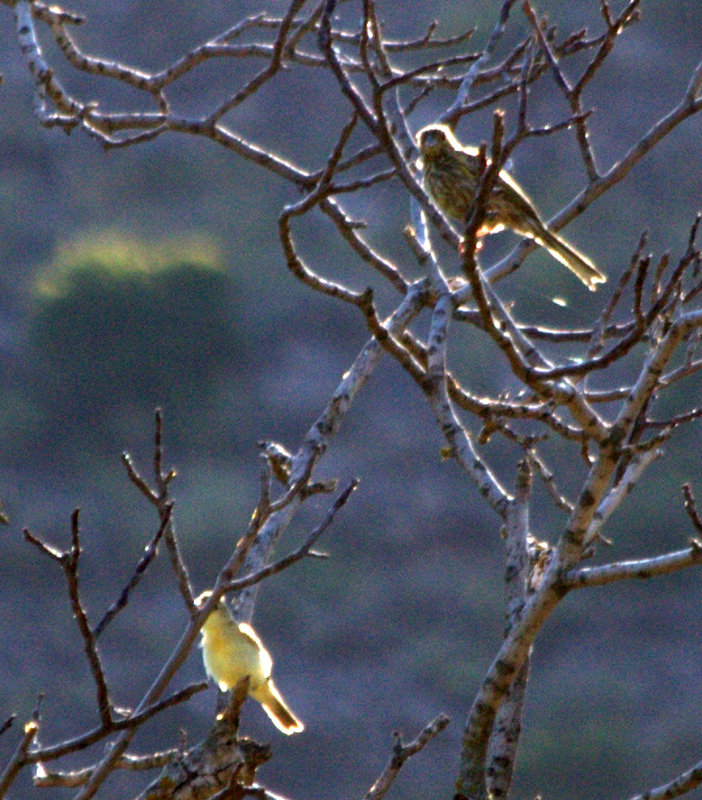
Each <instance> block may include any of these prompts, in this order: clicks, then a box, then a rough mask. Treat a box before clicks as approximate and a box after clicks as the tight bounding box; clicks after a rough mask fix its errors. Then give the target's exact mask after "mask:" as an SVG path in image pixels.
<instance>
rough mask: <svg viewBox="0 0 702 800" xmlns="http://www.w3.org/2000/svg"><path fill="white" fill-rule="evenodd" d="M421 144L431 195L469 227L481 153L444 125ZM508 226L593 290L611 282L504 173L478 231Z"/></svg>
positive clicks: (431, 129) (427, 131)
mask: <svg viewBox="0 0 702 800" xmlns="http://www.w3.org/2000/svg"><path fill="white" fill-rule="evenodd" d="M417 141H418V145H419V151H420V153H421V154H422V165H423V170H424V186H425V187H426V190H427V192H428V193H429V194H430V195H431V197H432V198H433V200H434V202H435V203H436V204H437V205H438V206H439V208H441V210H442V211H443V212H444V213H445V214H447V215H448V216H449V217H452V218H453V219H455V220H456V221H457V222H461V223H465V222H466V215H467V214H468V209H469V207H470V204H471V201H472V200H473V196H474V194H475V192H476V189H477V186H478V181H479V180H480V175H481V167H482V165H481V159H480V157H479V155H478V149H477V148H475V147H463V146H462V145H461V143H460V142H459V141H458V139H456V137H455V136H454V135H453V133H452V132H451V130H450V129H449V128H447V127H446V126H445V125H429V126H427V127H426V128H423V129H422V130H421V131H419V133H418V134H417ZM488 163H489V162H488ZM504 228H509V229H510V230H512V231H514V232H515V233H518V234H520V235H521V236H526V237H528V238H529V239H533V240H534V241H535V242H536V243H537V244H539V245H541V247H545V248H546V249H547V250H548V251H549V253H551V255H552V256H553V257H554V258H556V259H558V261H560V262H561V264H564V265H565V266H566V267H568V269H569V270H571V271H572V272H574V273H575V275H577V277H578V278H580V280H581V281H582V282H583V283H584V284H585V285H586V286H587V288H588V289H591V290H595V289H596V288H597V284H598V283H604V282H605V281H606V280H607V276H606V275H604V274H603V273H602V272H600V271H599V270H598V269H597V267H595V265H594V264H593V263H592V261H590V259H589V258H587V257H586V256H584V255H583V254H582V253H579V252H578V251H577V250H576V249H575V248H574V247H573V246H572V245H570V244H568V242H566V241H565V240H564V239H562V238H561V237H560V236H558V235H557V234H556V233H554V232H553V231H552V230H550V229H549V228H548V227H547V226H546V225H545V223H544V222H543V221H542V219H541V217H540V216H539V213H538V211H537V210H536V209H535V208H534V206H533V204H532V202H531V200H530V199H529V198H528V197H527V196H526V194H525V193H524V190H523V189H522V188H521V186H519V184H518V183H517V182H516V181H515V180H514V178H512V176H511V175H509V173H508V172H506V171H505V170H501V171H500V174H499V176H498V178H497V181H496V183H495V186H494V187H493V189H492V192H491V194H490V197H489V198H488V201H487V209H486V214H485V219H484V221H483V224H482V226H481V228H480V231H479V233H494V232H497V231H501V230H503V229H504Z"/></svg>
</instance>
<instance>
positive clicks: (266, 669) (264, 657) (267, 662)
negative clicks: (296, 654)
mask: <svg viewBox="0 0 702 800" xmlns="http://www.w3.org/2000/svg"><path fill="white" fill-rule="evenodd" d="M239 631H240V632H241V634H242V636H244V637H245V638H246V639H248V641H249V642H251V644H252V645H253V646H254V647H255V648H256V649H257V650H258V651H259V653H260V656H261V667H262V668H263V674H264V675H265V676H266V678H268V677H270V674H271V671H272V670H273V659H272V658H271V657H270V654H269V653H268V650H266V648H265V647H264V646H263V642H262V641H261V640H260V639H259V638H258V636H257V635H256V631H255V630H254V629H253V628H252V627H251V626H250V625H248V624H247V623H246V622H240V623H239Z"/></svg>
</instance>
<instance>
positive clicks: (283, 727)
mask: <svg viewBox="0 0 702 800" xmlns="http://www.w3.org/2000/svg"><path fill="white" fill-rule="evenodd" d="M251 695H252V696H253V697H254V698H255V699H256V700H258V702H259V703H260V704H261V705H262V706H263V710H264V711H265V712H266V714H268V716H269V717H270V718H271V721H272V722H273V724H274V725H275V727H276V728H278V730H279V731H282V732H283V733H285V734H288V735H290V734H291V733H299V732H300V731H303V730H304V729H305V726H304V725H303V724H302V722H301V721H300V720H299V719H298V718H297V717H296V716H295V715H294V714H293V713H292V711H291V710H290V709H289V708H288V707H287V706H286V705H285V701H284V700H283V698H282V697H281V696H280V692H279V691H278V690H277V689H276V687H275V684H274V683H273V681H272V680H271V679H270V678H269V679H268V680H267V681H265V682H264V683H262V684H261V685H260V686H257V687H256V689H255V690H254V691H252V692H251Z"/></svg>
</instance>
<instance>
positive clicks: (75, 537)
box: [24, 509, 112, 726]
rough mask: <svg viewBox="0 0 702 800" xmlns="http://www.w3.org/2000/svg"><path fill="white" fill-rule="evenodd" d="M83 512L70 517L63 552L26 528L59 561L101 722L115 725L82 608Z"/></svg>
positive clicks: (28, 535)
mask: <svg viewBox="0 0 702 800" xmlns="http://www.w3.org/2000/svg"><path fill="white" fill-rule="evenodd" d="M79 516H80V509H76V510H75V511H74V512H73V514H72V515H71V549H70V550H68V551H66V552H61V551H59V550H55V549H54V548H52V547H49V545H47V544H46V543H44V542H43V541H41V540H40V539H38V538H37V537H36V536H34V534H33V533H31V531H29V530H28V529H27V528H25V529H24V537H25V539H26V540H27V541H28V542H30V543H31V544H33V545H34V546H35V547H36V548H37V549H38V550H40V551H41V552H43V553H44V554H45V555H48V556H49V557H50V558H52V559H53V560H54V561H56V562H57V563H58V564H59V566H60V567H61V569H62V570H63V573H64V576H65V578H66V584H67V587H68V596H69V598H70V601H71V608H72V610H73V616H74V618H75V620H76V623H77V625H78V629H79V631H80V634H81V636H82V638H83V649H84V650H85V654H86V656H87V658H88V663H89V665H90V671H91V674H92V676H93V681H94V682H95V689H96V693H97V705H98V712H99V714H100V719H101V721H102V724H103V725H104V726H108V725H110V724H112V711H111V702H110V694H109V691H108V688H107V681H106V679H105V673H104V671H103V669H102V664H101V663H100V656H99V654H98V649H97V641H96V640H95V636H94V635H93V632H92V630H91V628H90V624H89V623H88V616H87V614H86V612H85V609H84V608H83V603H82V601H81V598H80V588H79V583H78V566H79V561H80V556H81V551H82V548H81V543H80V529H79V525H78V520H79Z"/></svg>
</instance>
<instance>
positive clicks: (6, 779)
mask: <svg viewBox="0 0 702 800" xmlns="http://www.w3.org/2000/svg"><path fill="white" fill-rule="evenodd" d="M38 732H39V723H38V721H37V720H34V719H32V720H30V721H29V722H28V723H27V724H26V725H25V726H24V733H23V735H22V739H21V740H20V743H19V744H18V745H17V749H16V750H15V752H14V754H13V755H12V758H11V759H10V760H9V761H8V762H7V764H6V766H5V769H4V770H3V771H2V774H1V775H0V797H5V793H6V792H7V790H8V789H9V788H10V786H11V785H12V783H13V782H14V780H15V778H16V777H17V773H18V772H19V771H20V770H21V769H22V767H23V766H24V765H25V764H26V763H27V751H28V750H29V746H30V745H31V743H32V741H33V739H34V737H35V736H36V735H37V733H38Z"/></svg>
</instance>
